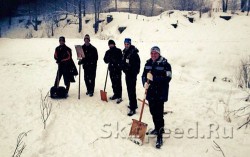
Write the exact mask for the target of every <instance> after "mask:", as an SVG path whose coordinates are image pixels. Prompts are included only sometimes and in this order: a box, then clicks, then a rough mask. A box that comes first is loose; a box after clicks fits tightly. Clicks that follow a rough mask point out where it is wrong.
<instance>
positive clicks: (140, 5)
mask: <svg viewBox="0 0 250 157" xmlns="http://www.w3.org/2000/svg"><path fill="white" fill-rule="evenodd" d="M139 14H142V0H140V2H139Z"/></svg>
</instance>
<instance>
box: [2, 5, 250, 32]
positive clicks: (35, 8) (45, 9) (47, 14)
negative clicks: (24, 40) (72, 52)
mask: <svg viewBox="0 0 250 157" xmlns="http://www.w3.org/2000/svg"><path fill="white" fill-rule="evenodd" d="M122 1H124V2H128V12H134V13H138V14H144V15H149V16H150V15H151V16H152V15H154V12H155V10H156V9H158V10H159V9H161V11H163V10H168V9H175V10H192V11H193V10H198V11H199V12H200V17H201V15H202V12H206V11H209V9H211V0H8V1H6V0H0V19H1V18H4V17H9V18H8V19H9V20H8V21H9V26H11V19H12V17H13V16H18V15H20V14H21V15H26V16H29V20H28V22H27V24H26V25H27V26H33V27H34V30H37V29H38V24H39V23H41V19H40V20H39V18H40V17H43V19H42V20H45V21H48V23H50V24H49V25H50V27H51V35H52V36H53V28H54V27H58V24H59V21H61V20H65V19H67V16H68V14H73V15H74V16H76V17H78V21H76V22H75V24H78V25H79V30H78V31H79V32H81V31H82V16H85V15H86V12H88V13H94V14H95V24H94V28H95V32H97V30H98V25H99V15H100V13H101V12H103V11H107V10H108V9H110V8H113V10H114V11H115V10H116V11H117V10H119V8H118V4H119V3H120V2H122ZM221 2H222V3H221V6H222V10H223V11H224V12H226V11H227V10H228V9H232V8H233V6H234V8H235V6H236V8H237V5H239V4H240V8H241V10H242V11H248V12H249V9H250V0H221ZM228 6H230V7H228ZM17 8H18V10H17ZM38 17H39V18H38Z"/></svg>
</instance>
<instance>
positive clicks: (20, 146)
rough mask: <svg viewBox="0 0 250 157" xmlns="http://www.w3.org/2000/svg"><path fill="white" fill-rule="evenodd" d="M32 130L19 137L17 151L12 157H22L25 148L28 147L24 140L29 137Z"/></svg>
mask: <svg viewBox="0 0 250 157" xmlns="http://www.w3.org/2000/svg"><path fill="white" fill-rule="evenodd" d="M30 131H31V130H29V131H27V132H22V133H20V134H19V135H18V137H17V144H16V148H15V151H14V153H13V155H12V157H20V156H21V154H22V152H23V150H24V148H25V147H26V144H25V143H24V141H23V138H24V137H25V136H27V134H28V133H29V132H30Z"/></svg>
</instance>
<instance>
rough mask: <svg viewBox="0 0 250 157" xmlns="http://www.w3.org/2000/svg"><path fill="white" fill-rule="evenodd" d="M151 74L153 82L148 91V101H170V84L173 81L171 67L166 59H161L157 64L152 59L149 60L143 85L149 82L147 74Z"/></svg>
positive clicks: (143, 75)
mask: <svg viewBox="0 0 250 157" xmlns="http://www.w3.org/2000/svg"><path fill="white" fill-rule="evenodd" d="M148 72H151V74H152V75H153V81H150V83H149V84H150V85H149V88H148V91H147V97H146V99H147V100H148V101H157V100H161V101H164V102H165V101H168V90H169V82H170V80H171V79H172V69H171V65H170V64H169V63H168V61H167V59H165V58H164V57H161V56H160V57H159V58H158V59H157V60H156V61H155V62H153V60H152V59H149V60H147V62H146V64H145V67H144V71H143V74H142V82H143V85H144V83H145V82H146V81H147V73H148Z"/></svg>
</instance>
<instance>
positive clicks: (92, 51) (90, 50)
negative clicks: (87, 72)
mask: <svg viewBox="0 0 250 157" xmlns="http://www.w3.org/2000/svg"><path fill="white" fill-rule="evenodd" d="M82 49H83V52H84V55H85V58H83V59H82V60H81V61H80V63H81V64H83V68H84V69H85V68H86V67H90V68H91V67H96V65H97V60H98V53H97V49H96V48H95V47H94V46H93V45H91V44H90V45H89V46H87V45H85V44H84V45H83V46H82Z"/></svg>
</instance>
